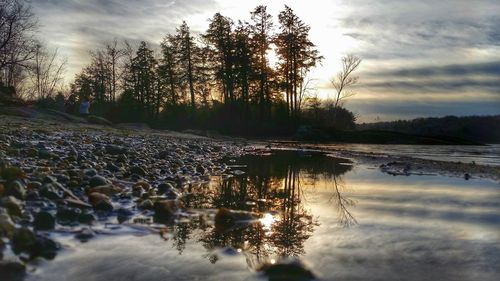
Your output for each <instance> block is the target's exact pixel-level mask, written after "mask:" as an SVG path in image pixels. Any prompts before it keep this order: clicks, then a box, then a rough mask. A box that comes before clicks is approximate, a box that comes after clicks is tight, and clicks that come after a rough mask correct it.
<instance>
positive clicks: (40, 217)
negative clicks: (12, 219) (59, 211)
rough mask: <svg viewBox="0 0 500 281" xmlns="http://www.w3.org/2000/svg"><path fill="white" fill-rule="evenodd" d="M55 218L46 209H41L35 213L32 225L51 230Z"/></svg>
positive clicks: (38, 228) (37, 228) (36, 227)
mask: <svg viewBox="0 0 500 281" xmlns="http://www.w3.org/2000/svg"><path fill="white" fill-rule="evenodd" d="M55 225H56V220H55V218H54V216H53V215H52V214H51V213H49V212H46V211H41V212H39V213H37V214H36V215H35V221H34V222H33V226H34V227H35V229H36V230H51V229H54V227H55Z"/></svg>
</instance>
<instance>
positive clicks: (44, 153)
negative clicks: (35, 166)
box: [38, 148, 53, 159]
mask: <svg viewBox="0 0 500 281" xmlns="http://www.w3.org/2000/svg"><path fill="white" fill-rule="evenodd" d="M52 156H53V154H52V152H50V151H49V150H47V149H45V148H40V149H39V150H38V158H40V159H50V158H52Z"/></svg>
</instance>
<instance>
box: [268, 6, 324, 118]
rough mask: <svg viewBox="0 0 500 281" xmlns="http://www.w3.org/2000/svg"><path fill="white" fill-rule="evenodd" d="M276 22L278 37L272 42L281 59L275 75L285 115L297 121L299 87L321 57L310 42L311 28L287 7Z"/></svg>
mask: <svg viewBox="0 0 500 281" xmlns="http://www.w3.org/2000/svg"><path fill="white" fill-rule="evenodd" d="M278 19H279V23H280V33H279V34H278V35H277V36H276V38H275V40H274V42H275V44H276V46H277V54H278V56H279V58H280V63H279V69H278V71H279V72H280V78H281V85H282V88H283V89H284V90H285V97H286V102H287V105H288V106H287V110H288V113H289V115H290V116H292V117H297V116H298V114H299V112H298V108H299V104H298V103H299V101H298V95H299V92H300V84H301V83H302V81H303V80H304V77H305V75H306V74H307V73H308V71H309V70H310V69H311V68H312V67H314V66H316V64H317V63H318V62H319V61H321V59H322V57H321V56H320V55H319V52H318V51H317V50H316V46H315V45H314V44H313V43H312V42H311V41H310V40H309V30H310V27H309V26H308V25H306V24H305V23H304V22H302V20H300V19H299V18H298V17H297V15H296V14H295V13H294V12H293V10H292V9H291V8H290V7H288V6H285V10H284V11H282V12H280V14H279V16H278Z"/></svg>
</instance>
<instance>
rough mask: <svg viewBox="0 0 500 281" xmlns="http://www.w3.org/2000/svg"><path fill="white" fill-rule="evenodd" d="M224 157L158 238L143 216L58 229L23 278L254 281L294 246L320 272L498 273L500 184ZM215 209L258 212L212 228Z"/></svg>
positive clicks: (340, 163) (486, 276)
mask: <svg viewBox="0 0 500 281" xmlns="http://www.w3.org/2000/svg"><path fill="white" fill-rule="evenodd" d="M226 163H227V164H228V165H230V166H231V167H232V173H231V174H227V175H223V176H220V177H215V178H213V179H212V181H210V182H209V183H205V184H200V185H192V186H188V187H186V191H188V192H189V195H188V196H186V197H185V199H184V202H185V205H186V207H187V209H188V210H189V211H188V212H185V213H184V214H183V215H182V216H180V217H179V218H178V219H177V220H176V221H175V222H172V223H168V224H167V225H166V226H165V228H164V229H163V231H162V235H161V237H160V235H159V234H150V232H148V231H145V230H144V229H142V228H141V225H138V224H136V225H132V226H123V225H122V226H119V229H116V230H114V231H109V233H110V234H109V235H104V234H101V235H99V236H98V238H95V239H92V240H90V241H89V242H87V243H85V244H81V243H80V242H78V241H76V240H75V239H74V238H72V236H69V235H62V234H61V235H58V236H56V237H57V239H58V240H59V241H61V242H62V243H63V244H64V245H65V246H66V247H65V250H64V251H63V252H62V253H60V254H59V255H58V256H57V257H56V259H55V260H54V261H48V262H42V263H41V264H40V265H39V266H37V267H36V270H35V271H34V272H33V273H31V274H30V275H29V276H28V278H27V279H28V280H40V281H41V280H103V281H104V280H106V281H108V280H141V281H142V280H257V279H263V276H261V275H259V274H258V273H257V272H258V269H259V268H260V266H261V265H262V264H264V263H275V262H279V261H280V259H281V258H282V257H285V256H286V257H290V256H292V257H298V258H300V259H301V260H302V261H303V262H304V263H305V264H306V265H307V266H309V268H310V269H311V270H312V271H313V272H314V273H315V274H316V275H317V276H318V278H319V279H320V280H499V277H500V268H499V267H498V264H500V216H499V214H500V186H499V185H498V184H497V183H494V182H490V181H486V180H476V179H474V180H469V181H466V180H464V179H460V178H450V177H442V176H396V177H394V176H389V175H386V174H383V173H381V172H380V171H379V170H378V169H376V168H374V167H369V166H364V165H359V166H353V165H352V164H351V163H349V161H347V160H344V159H337V158H333V157H330V156H327V155H324V154H316V153H314V154H311V153H308V152H289V151H280V152H276V153H273V154H265V155H259V156H244V157H242V158H240V159H227V161H226ZM219 208H229V209H233V210H244V211H248V212H254V213H258V214H260V217H259V218H257V219H255V220H253V221H252V222H248V223H242V224H238V225H234V226H230V227H222V228H221V227H216V226H215V225H214V222H213V217H214V214H215V213H216V211H217V210H218V209H219ZM109 227H111V226H109ZM113 228H116V225H114V226H113ZM117 232H118V233H120V234H116V233H117ZM113 233H114V234H113ZM264 280H265V279H264Z"/></svg>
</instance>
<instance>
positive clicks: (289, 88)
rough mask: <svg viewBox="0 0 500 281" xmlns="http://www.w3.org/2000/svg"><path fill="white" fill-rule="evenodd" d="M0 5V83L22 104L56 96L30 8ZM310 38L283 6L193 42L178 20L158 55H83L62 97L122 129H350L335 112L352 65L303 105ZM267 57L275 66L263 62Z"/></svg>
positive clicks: (58, 74)
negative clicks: (328, 90) (139, 124)
mask: <svg viewBox="0 0 500 281" xmlns="http://www.w3.org/2000/svg"><path fill="white" fill-rule="evenodd" d="M2 3H4V2H2ZM5 3H9V4H1V5H0V7H1V13H0V16H1V22H0V28H1V29H2V36H0V37H1V38H0V42H8V43H6V44H5V45H6V46H7V47H3V45H4V44H3V43H0V56H1V59H2V60H1V61H0V69H2V76H1V78H2V81H4V85H7V86H12V87H15V88H16V90H17V91H18V92H26V91H23V89H21V88H22V87H21V85H26V84H30V85H31V86H30V87H31V90H30V91H29V92H30V93H29V94H28V95H27V96H29V97H34V98H38V99H44V98H48V97H50V96H51V95H53V93H54V92H55V90H56V89H61V88H62V87H61V82H62V73H63V70H64V61H61V60H58V59H57V50H56V51H53V52H50V51H48V50H46V48H44V47H42V44H40V42H39V41H38V40H36V39H35V37H34V31H35V30H36V29H37V22H36V20H35V19H34V17H33V14H32V13H31V11H30V9H29V7H26V6H25V5H24V4H22V2H20V1H18V0H8V1H6V2H5ZM9 14H11V15H17V16H15V17H9V16H8V15H9ZM13 18H15V19H16V21H17V23H16V24H14V26H15V28H13V30H17V31H16V32H17V34H18V35H15V36H14V35H13V36H10V35H8V34H7V35H6V33H5V32H4V31H8V30H10V29H9V27H8V25H7V24H3V23H4V22H5V23H8V22H9V20H10V21H11V22H12V21H13V20H12V19H13ZM309 31H310V26H308V25H307V24H305V23H304V22H303V21H302V20H301V19H300V18H299V17H298V16H297V14H296V13H295V12H294V11H293V10H292V9H291V8H290V7H288V6H285V8H284V10H283V11H281V12H280V13H279V14H278V22H277V23H275V22H274V21H273V17H272V16H271V15H270V14H269V13H268V11H267V8H266V6H257V7H256V8H255V9H254V10H253V11H251V12H250V21H249V22H246V21H240V20H238V21H237V22H235V21H233V20H232V19H231V18H229V17H226V16H223V15H222V14H220V13H216V14H215V15H214V16H213V17H212V18H210V19H209V25H208V28H207V30H206V31H205V32H203V33H201V34H195V33H193V32H192V31H191V30H190V28H189V26H188V24H187V23H186V22H182V24H181V25H180V26H179V27H177V28H176V30H175V32H173V33H172V34H167V35H165V36H164V38H163V40H162V41H161V42H160V48H159V50H155V48H154V47H153V46H151V45H150V44H148V43H147V42H145V41H142V42H140V43H139V44H138V46H134V45H133V44H130V43H128V42H118V41H116V40H115V41H112V42H108V43H106V44H103V46H102V47H100V48H98V49H95V50H92V51H91V52H90V57H91V59H90V63H89V64H88V65H87V66H85V67H84V68H83V69H82V71H81V72H80V73H78V74H77V75H76V77H75V79H74V82H73V83H71V85H70V87H69V90H67V91H66V92H67V95H68V96H71V100H79V99H83V98H91V100H92V111H93V112H94V113H98V114H101V115H104V116H106V117H108V118H110V119H113V120H115V121H121V122H123V121H147V122H150V123H156V124H166V125H172V126H177V127H203V128H207V127H212V128H214V129H218V128H219V127H224V128H229V129H231V128H233V129H241V130H247V129H249V128H250V127H253V128H255V127H260V128H263V127H266V126H267V127H268V130H276V128H281V129H284V130H286V129H294V128H296V127H297V126H298V125H300V124H306V123H307V124H309V123H310V124H314V123H322V124H333V123H335V122H336V121H339V120H342V122H344V120H348V121H347V123H346V124H347V126H351V127H352V126H353V125H354V120H355V116H354V115H353V114H352V113H351V112H349V111H347V110H345V109H343V108H342V107H341V106H342V103H341V101H342V99H343V98H345V97H347V96H348V95H349V94H346V93H347V91H346V89H347V88H349V87H350V86H352V84H354V83H356V81H357V79H356V77H354V76H353V75H352V72H353V71H354V70H355V69H356V68H357V67H358V66H359V62H360V60H359V58H357V57H355V56H347V57H346V58H344V60H343V65H344V68H343V70H342V72H341V73H339V75H338V76H336V78H335V79H334V81H332V83H333V86H334V88H335V89H336V90H337V95H336V97H335V99H334V102H332V103H330V104H329V106H318V99H307V97H308V94H309V92H310V91H311V88H310V86H311V85H310V82H311V79H309V78H308V73H309V72H310V70H311V69H312V68H314V67H316V66H317V65H318V64H319V63H320V62H321V61H322V59H323V57H322V56H321V55H320V54H319V52H318V50H317V48H316V45H315V44H314V43H313V42H311V40H310V38H309ZM12 38H17V39H15V40H12ZM23 44H24V45H23ZM20 45H22V46H23V47H22V48H18V47H19V46H20ZM273 55H274V56H275V57H276V60H277V63H276V64H275V65H271V63H270V57H271V56H273ZM9 58H10V59H9ZM342 75H344V76H345V77H344V76H342ZM27 77H28V78H27ZM27 79H28V80H29V81H31V82H30V83H26V80H27ZM306 102H308V106H307V108H305V104H306ZM311 102H312V103H311ZM311 105H312V106H311ZM318 114H320V115H321V118H322V120H320V119H318ZM313 119H316V120H313Z"/></svg>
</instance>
